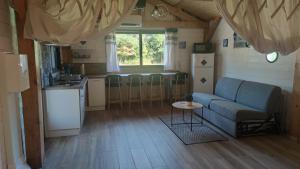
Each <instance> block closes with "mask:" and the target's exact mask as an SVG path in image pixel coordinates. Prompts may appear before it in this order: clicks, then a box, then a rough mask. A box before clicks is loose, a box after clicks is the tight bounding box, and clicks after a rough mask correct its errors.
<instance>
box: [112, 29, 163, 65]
mask: <svg viewBox="0 0 300 169" xmlns="http://www.w3.org/2000/svg"><path fill="white" fill-rule="evenodd" d="M116 42H117V55H118V58H119V64H120V65H121V66H134V65H136V66H138V65H163V55H164V42H165V35H164V33H163V32H154V33H151V32H150V33H149V32H147V33H143V32H141V31H140V32H137V33H132V32H130V33H117V34H116Z"/></svg>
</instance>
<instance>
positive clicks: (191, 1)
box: [163, 0, 220, 21]
mask: <svg viewBox="0 0 300 169" xmlns="http://www.w3.org/2000/svg"><path fill="white" fill-rule="evenodd" d="M163 1H164V2H166V3H169V4H170V5H172V6H177V7H180V8H182V9H183V10H184V11H186V12H187V13H190V14H191V15H194V16H196V17H198V18H200V19H203V20H206V21H208V20H211V19H213V18H216V17H218V16H220V15H219V12H218V9H217V7H216V5H215V2H214V1H213V0H163Z"/></svg>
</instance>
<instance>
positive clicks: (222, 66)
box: [212, 19, 296, 92]
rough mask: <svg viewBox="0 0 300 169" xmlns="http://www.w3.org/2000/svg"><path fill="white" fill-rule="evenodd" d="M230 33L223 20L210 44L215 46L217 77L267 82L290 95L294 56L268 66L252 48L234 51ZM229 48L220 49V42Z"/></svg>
mask: <svg viewBox="0 0 300 169" xmlns="http://www.w3.org/2000/svg"><path fill="white" fill-rule="evenodd" d="M233 33H234V32H233V30H232V29H231V28H230V26H229V25H228V24H227V23H226V21H225V20H224V19H222V21H221V22H220V24H219V26H218V28H217V30H216V32H215V34H214V36H213V39H212V42H213V43H214V44H215V45H216V65H217V66H216V78H219V77H222V76H228V77H234V78H240V79H245V80H251V81H257V82H262V83H269V84H274V85H277V86H280V87H281V88H282V89H284V90H286V91H287V92H292V89H293V80H294V70H295V62H296V54H295V53H293V54H290V55H288V56H280V57H279V59H278V61H277V62H275V63H268V62H267V61H266V59H265V55H264V54H260V53H258V52H257V51H255V50H254V49H253V48H233ZM226 38H228V47H227V48H223V39H226Z"/></svg>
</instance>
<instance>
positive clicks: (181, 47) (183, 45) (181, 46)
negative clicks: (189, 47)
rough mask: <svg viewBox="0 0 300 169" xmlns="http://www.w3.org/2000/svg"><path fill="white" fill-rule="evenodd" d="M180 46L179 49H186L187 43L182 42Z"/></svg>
mask: <svg viewBox="0 0 300 169" xmlns="http://www.w3.org/2000/svg"><path fill="white" fill-rule="evenodd" d="M178 46H179V49H186V41H180V42H179V45H178Z"/></svg>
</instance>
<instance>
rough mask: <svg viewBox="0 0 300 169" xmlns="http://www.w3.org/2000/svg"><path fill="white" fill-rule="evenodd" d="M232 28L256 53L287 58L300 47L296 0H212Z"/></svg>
mask: <svg viewBox="0 0 300 169" xmlns="http://www.w3.org/2000/svg"><path fill="white" fill-rule="evenodd" d="M215 2H216V5H217V7H218V9H219V11H220V14H221V15H222V17H223V18H225V20H226V21H227V23H228V24H229V25H230V26H231V27H232V29H233V30H234V31H235V32H237V33H238V34H239V35H241V36H242V37H243V38H244V39H245V40H247V41H248V42H249V43H250V44H251V45H252V46H253V47H254V48H255V49H256V50H257V51H259V52H261V53H271V52H274V51H277V52H279V53H281V54H282V55H288V54H290V53H292V52H294V51H296V50H297V49H298V48H299V46H300V21H299V18H300V8H299V6H300V1H299V0H215Z"/></svg>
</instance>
